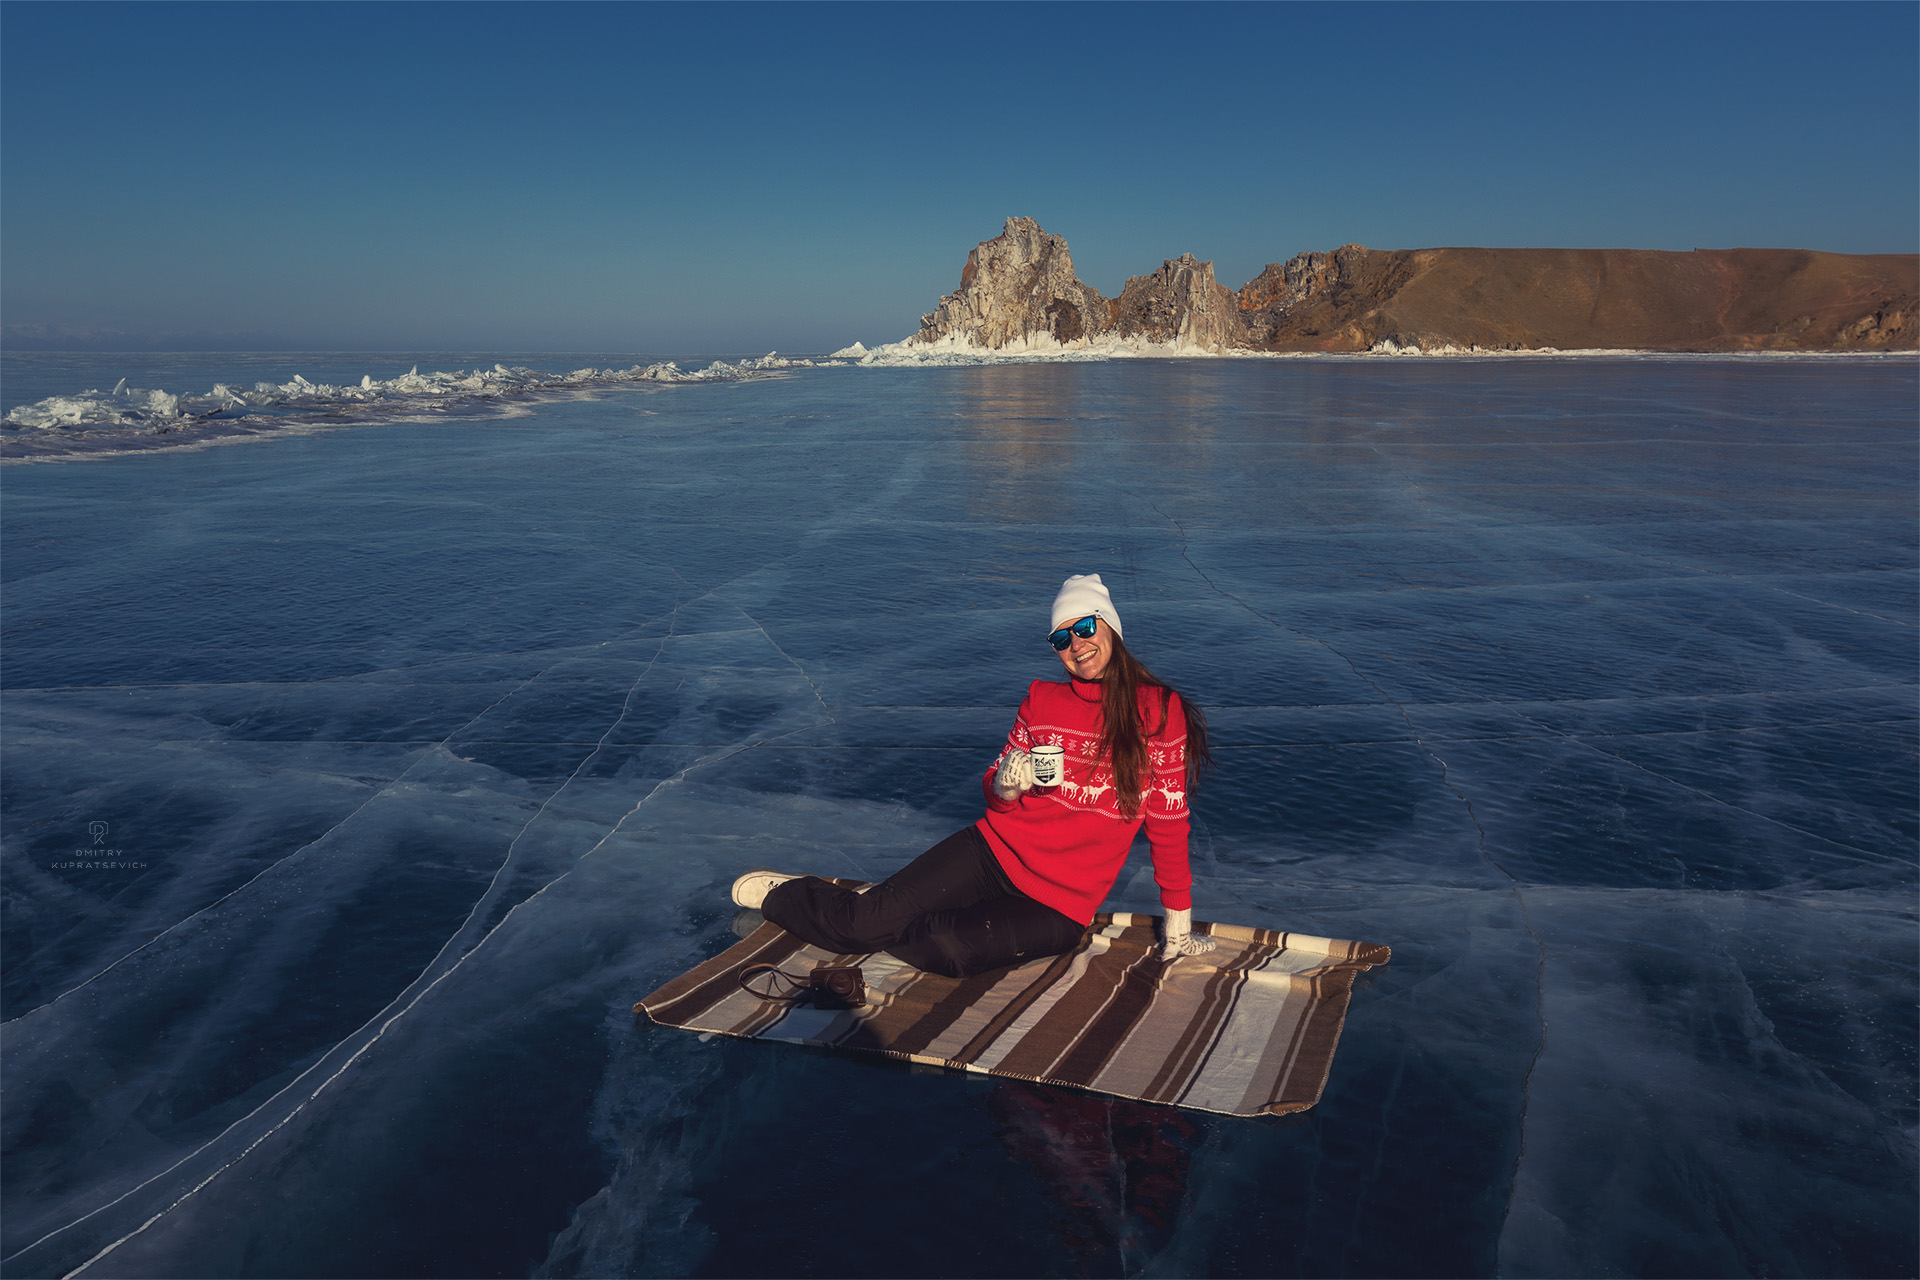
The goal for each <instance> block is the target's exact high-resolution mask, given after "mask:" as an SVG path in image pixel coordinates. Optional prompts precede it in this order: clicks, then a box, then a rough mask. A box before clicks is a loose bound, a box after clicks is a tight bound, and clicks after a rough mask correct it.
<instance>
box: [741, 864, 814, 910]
mask: <svg viewBox="0 0 1920 1280" xmlns="http://www.w3.org/2000/svg"><path fill="white" fill-rule="evenodd" d="M799 878H800V877H798V876H790V875H784V874H782V873H781V872H778V871H771V870H769V869H767V868H766V867H756V868H754V869H753V870H752V871H749V872H747V874H745V875H743V876H741V877H740V878H739V879H738V880H735V881H734V882H733V905H734V906H736V907H753V908H754V909H756V910H758V909H759V906H760V904H761V903H763V902H765V901H766V900H767V891H768V890H769V889H771V888H773V886H775V885H777V884H785V883H786V882H787V881H789V880H798V879H799Z"/></svg>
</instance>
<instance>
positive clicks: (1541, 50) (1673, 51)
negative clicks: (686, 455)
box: [0, 0, 1920, 354]
mask: <svg viewBox="0 0 1920 1280" xmlns="http://www.w3.org/2000/svg"><path fill="white" fill-rule="evenodd" d="M1916 67H1920V6H1916V5H1914V4H1910V3H1875V4H1845V3H1822V4H1806V5H1802V4H1786V3H1780V4H1776V3H1766V4H1742V3H1722V4H1707V5H1699V6H1695V5H1682V4H1636V3H1611V4H1599V5H1584V4H1541V5H1533V4H1494V5H1452V4H1416V5H1398V4H1355V5H1331V6H1320V5H1288V4H1272V5H1269V4H1231V5H1221V6H1213V5H1199V4H1185V5H1172V6H1163V5H1154V4H1124V5H1122V4H1102V3H1085V4H1068V5H1057V6H1050V5H998V4H961V5H947V4H912V5H908V4H897V5H896V4H866V5H827V6H814V5H805V4H789V5H775V6H762V5H755V4H684V5H643V4H618V3H601V4H582V5H572V4H531V5H521V4H426V5H404V4H322V5H304V4H208V5H200V4H167V3H141V4H132V5H118V4H78V3H26V2H22V0H9V2H8V3H6V4H4V5H0V231H3V235H0V323H4V324H5V325H6V326H8V329H9V331H10V333H11V334H12V337H11V338H10V341H12V342H13V343H14V344H15V345H16V346H18V345H22V344H24V342H25V341H26V339H25V337H24V336H23V335H24V334H25V333H26V332H28V328H27V327H37V326H45V327H47V328H48V329H51V330H54V331H59V332H69V333H74V334H93V335H95V336H94V337H93V338H92V339H91V341H93V342H96V343H97V342H100V341H102V340H103V339H102V338H101V337H100V336H99V335H100V333H101V331H110V332H112V333H118V334H122V335H125V336H126V344H135V343H138V344H143V345H144V344H147V343H151V342H154V341H164V342H166V343H168V344H171V345H183V346H187V345H190V346H213V347H222V346H226V347H252V346H273V347H288V346H291V347H331V348H349V349H393V348H445V347H463V348H464V347H478V348H498V349H518V350H582V351H608V352H634V353H640V352H646V353H665V354H674V353H691V352H703V351H764V350H768V349H772V348H778V349H780V350H782V351H789V352H795V353H799V352H806V351H822V350H830V349H832V348H834V347H838V346H841V345H844V344H845V343H848V342H851V341H853V340H855V339H860V340H862V341H865V342H866V343H868V344H869V345H872V344H874V343H877V342H883V341H892V340H895V339H898V338H901V337H904V336H906V335H907V334H909V333H911V332H912V331H913V329H914V328H915V327H916V326H917V324H918V322H919V317H920V314H921V313H922V312H923V311H927V310H930V309H931V308H932V306H933V304H934V303H935V302H936V301H937V300H938V299H939V297H940V295H941V294H942V293H944V292H946V291H948V290H950V289H952V288H954V287H955V285H956V284H957V283H958V280H959V274H960V267H961V264H962V262H963V261H964V259H965V256H966V252H967V250H968V249H969V248H970V247H971V246H972V245H973V244H974V243H976V242H977V241H980V240H983V239H985V238H987V237H989V236H992V235H994V234H996V233H997V232H998V231H999V229H1000V226H1001V223H1002V222H1003V221H1004V220H1005V218H1006V217H1007V216H1008V215H1009V214H1027V215H1030V216H1033V217H1035V218H1038V219H1039V220H1040V223H1041V225H1042V226H1044V227H1046V228H1047V229H1048V230H1050V231H1055V232H1058V233H1060V234H1062V235H1064V236H1065V237H1066V238H1067V240H1068V242H1069V243H1070V244H1071V246H1072V248H1073V254H1074V262H1075V264H1076V266H1077V267H1078V269H1079V273H1080V277H1081V279H1083V280H1085V281H1086V282H1087V283H1089V284H1091V285H1093V286H1094V287H1096V288H1098V289H1100V290H1101V291H1102V292H1104V293H1107V294H1109V295H1112V294H1114V293H1116V292H1118V290H1119V288H1120V286H1121V284H1122V283H1123V282H1124V280H1125V279H1126V277H1127V276H1129V275H1135V274H1139V273H1143V272H1146V271H1150V270H1152V269H1153V268H1155V267H1157V266H1158V265H1159V263H1160V262H1161V260H1162V259H1164V258H1167V257H1171V256H1174V255H1177V254H1179V253H1182V252H1192V253H1194V254H1196V255H1198V256H1200V257H1202V258H1211V259H1213V261H1214V263H1215V266H1216V270H1217V274H1218V276H1219V278H1220V279H1221V280H1222V281H1223V282H1224V283H1226V284H1228V285H1229V286H1232V287H1238V286H1239V285H1241V284H1243V283H1245V282H1246V281H1247V280H1248V279H1250V278H1251V277H1253V276H1254V275H1255V274H1257V273H1258V272H1259V270H1260V269H1261V267H1262V266H1263V265H1264V264H1265V263H1267V262H1271V261H1282V260H1285V259H1286V258H1289V257H1291V256H1292V255H1294V254H1296V253H1301V252H1304V251H1307V250H1311V249H1330V248H1333V247H1334V246H1336V245H1339V244H1343V243H1347V242H1350V241H1354V242H1359V243H1363V244H1367V245H1370V246H1373V247H1376V248H1415V247H1423V246H1433V245H1494V246H1523V245H1524V246H1580V247H1631V248H1651V249H1690V248H1695V247H1722V246H1733V245H1750V246H1793V247H1801V248H1813V249H1827V250H1836V251H1841V252H1851V253H1884V252H1913V251H1915V249H1916V248H1920V86H1917V83H1916V82H1917V80H1920V73H1917V72H1916Z"/></svg>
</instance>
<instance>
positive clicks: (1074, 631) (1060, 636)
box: [1047, 615, 1100, 650]
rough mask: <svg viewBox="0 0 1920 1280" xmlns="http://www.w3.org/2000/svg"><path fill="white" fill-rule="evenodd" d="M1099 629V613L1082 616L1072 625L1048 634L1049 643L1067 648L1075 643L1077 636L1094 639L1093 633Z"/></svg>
mask: <svg viewBox="0 0 1920 1280" xmlns="http://www.w3.org/2000/svg"><path fill="white" fill-rule="evenodd" d="M1099 629H1100V623H1099V618H1098V615H1094V616H1091V617H1086V618H1082V619H1080V621H1078V622H1076V623H1074V624H1073V625H1072V626H1070V627H1062V628H1060V629H1059V630H1058V631H1056V632H1054V633H1053V634H1052V635H1050V636H1048V637H1047V643H1048V644H1050V645H1052V646H1053V647H1054V648H1055V649H1058V650H1065V649H1066V647H1067V646H1068V645H1070V644H1072V643H1073V638H1074V637H1075V636H1079V637H1080V638H1081V639H1082V640H1091V639H1093V633H1094V632H1096V631H1098V630H1099Z"/></svg>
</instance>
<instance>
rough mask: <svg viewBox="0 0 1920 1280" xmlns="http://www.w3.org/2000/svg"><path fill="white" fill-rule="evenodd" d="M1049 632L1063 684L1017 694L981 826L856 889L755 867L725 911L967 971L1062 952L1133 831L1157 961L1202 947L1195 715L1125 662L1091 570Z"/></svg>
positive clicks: (1066, 588)
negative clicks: (1149, 883) (1193, 859)
mask: <svg viewBox="0 0 1920 1280" xmlns="http://www.w3.org/2000/svg"><path fill="white" fill-rule="evenodd" d="M1051 625H1052V626H1053V627H1054V630H1053V632H1052V634H1050V635H1049V636H1048V637H1047V639H1048V642H1049V643H1050V644H1052V645H1053V647H1054V649H1055V650H1056V651H1057V652H1058V653H1059V655H1060V664H1061V665H1062V666H1063V667H1065V668H1066V670H1067V676H1068V679H1067V681H1066V682H1065V683H1064V684H1063V683H1060V682H1058V681H1045V680H1036V681H1034V682H1033V685H1032V687H1030V688H1029V689H1028V690H1027V696H1026V700H1025V701H1024V702H1022V703H1021V704H1020V712H1019V714H1018V715H1017V716H1016V717H1015V719H1014V724H1013V730H1012V732H1011V733H1009V734H1008V735H1007V743H1006V746H1005V748H1004V749H1003V750H1002V751H1001V753H1000V755H999V757H998V758H997V759H995V760H994V762H993V764H992V766H991V767H989V768H988V770H987V772H986V774H985V776H984V777H983V778H982V779H981V785H982V788H983V790H984V791H985V793H986V804H987V813H986V816H985V817H983V818H981V819H980V820H979V821H978V822H976V823H974V824H973V825H972V826H970V827H967V828H965V829H964V830H962V831H959V832H957V833H956V834H954V835H952V836H949V837H948V838H947V839H945V840H942V841H941V842H940V843H939V844H937V845H935V846H934V847H933V848H931V849H929V850H927V851H926V852H925V853H923V854H921V855H920V856H919V857H918V858H916V859H914V860H913V862H911V863H909V864H908V865H907V866H906V867H904V868H902V869H901V870H900V871H899V872H897V873H895V874H894V875H892V876H890V877H888V878H887V879H886V880H884V881H882V882H881V883H880V884H877V885H874V886H872V887H871V888H869V889H864V890H860V891H855V890H852V889H848V888H846V887H844V886H841V885H838V884H834V883H832V882H831V881H828V880H824V879H822V878H820V877H818V876H787V875H783V874H781V873H779V872H775V871H770V870H766V869H760V870H755V871H749V872H747V873H746V874H745V875H743V876H741V877H740V878H739V879H738V880H736V881H735V882H734V885H733V900H734V902H735V903H736V904H738V905H739V906H741V907H746V908H759V909H760V910H762V911H763V912H764V913H765V915H766V918H767V919H769V920H771V921H773V922H774V923H775V924H778V925H780V926H781V927H782V928H784V929H786V930H787V931H788V932H790V933H792V934H795V935H796V936H798V937H800V938H802V939H804V940H805V941H807V942H810V943H813V944H814V945H815V946H821V947H828V948H831V949H833V950H835V951H840V952H845V953H850V954H853V953H858V954H865V953H870V952H874V951H885V952H887V953H888V954H889V955H892V956H895V957H897V958H899V959H901V960H905V961H906V962H907V963H908V964H911V965H913V966H914V967H915V968H919V969H926V970H930V971H932V972H934V973H941V974H945V975H946V976H948V977H952V978H964V977H970V976H972V975H974V974H977V973H983V972H985V971H987V970H990V969H998V968H1002V967H1004V966H1007V965H1013V964H1018V963H1021V962H1023V961H1026V960H1030V959H1033V958H1034V957H1036V956H1049V955H1058V954H1060V953H1061V952H1063V951H1067V950H1070V949H1071V948H1072V947H1073V946H1074V945H1075V944H1077V943H1078V942H1079V941H1080V936H1081V934H1082V933H1083V932H1084V931H1085V929H1086V927H1087V925H1088V924H1089V923H1091V922H1092V920H1093V917H1094V915H1095V913H1096V912H1098V911H1099V909H1100V904H1101V902H1102V901H1103V900H1104V899H1105V898H1106V896H1107V893H1108V891H1109V890H1111V889H1112V888H1113V884H1114V881H1115V879H1116V878H1118V876H1119V874H1120V868H1121V866H1122V865H1123V864H1124V863H1125V862H1126V859H1127V850H1128V848H1129V847H1130V846H1131V845H1132V844H1133V838H1134V836H1135V835H1136V834H1137V833H1138V832H1139V830H1140V828H1141V826H1142V825H1143V824H1144V825H1145V827H1146V829H1147V839H1148V842H1149V843H1150V845H1151V846H1152V850H1153V874H1154V879H1155V881H1156V882H1157V883H1158V884H1159V886H1160V902H1161V905H1162V906H1163V907H1165V908H1166V912H1167V915H1166V921H1165V925H1164V929H1163V933H1162V944H1161V954H1162V956H1163V957H1164V958H1166V959H1169V960H1171V959H1175V958H1177V957H1179V956H1182V955H1195V954H1198V953H1199V952H1202V951H1211V950H1212V949H1213V941H1212V939H1210V938H1206V937H1195V936H1193V933H1192V921H1193V893H1192V887H1193V873H1192V871H1191V870H1190V869H1189V866H1188V854H1187V833H1188V825H1189V822H1188V814H1187V793H1188V792H1189V791H1190V790H1192V788H1193V783H1194V780H1195V778H1196V777H1197V775H1198V773H1199V771H1200V770H1201V769H1202V768H1203V767H1204V766H1205V765H1206V764H1207V763H1208V761H1209V757H1208V752H1207V734H1206V718H1205V717H1204V716H1203V715H1201V713H1200V710H1199V708H1198V707H1195V706H1193V705H1192V704H1191V703H1188V702H1185V701H1184V700H1183V699H1182V698H1181V697H1180V695H1179V694H1177V693H1175V692H1174V691H1173V689H1171V688H1170V687H1168V686H1167V685H1165V684H1163V683H1161V682H1160V681H1159V680H1157V679H1155V678H1154V676H1153V674H1152V673H1151V672H1149V671H1148V670H1147V669H1146V668H1145V667H1144V666H1142V665H1141V664H1140V662H1139V661H1138V660H1136V659H1135V658H1134V657H1133V655H1132V654H1130V653H1128V652H1127V648H1126V645H1125V643H1124V642H1123V641H1122V639H1121V622H1120V613H1119V610H1118V609H1116V608H1115V607H1114V603H1113V598H1112V596H1111V595H1110V594H1109V593H1108V591H1107V588H1106V585H1105V584H1104V583H1102V582H1101V581H1100V575H1099V574H1097V573H1095V574H1087V575H1078V574H1076V575H1075V576H1073V577H1071V578H1068V579H1067V580H1066V582H1065V583H1063V584H1062V585H1061V587H1060V591H1059V594H1058V595H1056V596H1055V597H1054V601H1053V609H1052V623H1051ZM1043 758H1044V759H1045V764H1044V765H1043V766H1042V767H1041V768H1039V769H1038V770H1036V768H1035V762H1036V760H1040V759H1043Z"/></svg>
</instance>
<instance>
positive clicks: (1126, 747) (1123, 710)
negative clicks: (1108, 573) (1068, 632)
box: [1100, 624, 1213, 818]
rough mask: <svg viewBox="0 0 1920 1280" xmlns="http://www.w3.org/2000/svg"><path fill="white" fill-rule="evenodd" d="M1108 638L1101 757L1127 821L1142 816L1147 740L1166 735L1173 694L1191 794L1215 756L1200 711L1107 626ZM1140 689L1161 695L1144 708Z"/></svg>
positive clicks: (1102, 688)
mask: <svg viewBox="0 0 1920 1280" xmlns="http://www.w3.org/2000/svg"><path fill="white" fill-rule="evenodd" d="M1107 634H1108V635H1110V636H1112V637H1113V656H1112V657H1110V658H1108V659H1107V669H1106V671H1105V672H1103V673H1102V674H1101V677H1100V718H1101V725H1100V754H1101V755H1103V756H1105V757H1106V758H1107V760H1108V761H1109V762H1110V763H1111V764H1112V765H1113V787H1114V790H1115V791H1116V792H1118V793H1119V799H1120V812H1121V813H1122V814H1123V815H1125V816H1126V817H1129V818H1131V817H1133V816H1134V815H1135V814H1137V813H1139V812H1140V793H1141V791H1142V790H1143V789H1144V788H1145V787H1146V784H1147V781H1148V775H1149V768H1148V761H1147V739H1148V738H1149V737H1152V736H1153V735H1155V734H1159V733H1164V732H1166V728H1167V717H1168V715H1169V714H1170V713H1171V712H1172V709H1173V700H1174V698H1175V697H1176V696H1178V697H1179V698H1180V709H1181V710H1182V711H1184V712H1185V713H1186V717H1187V790H1189V791H1191V790H1193V787H1194V784H1195V783H1196V782H1198V781H1199V780H1200V771H1201V770H1203V769H1207V768H1210V767H1212V765H1213V754H1212V752H1210V751H1209V750H1208V749H1207V717H1206V715H1205V714H1204V713H1203V712H1202V711H1201V710H1200V708H1199V707H1196V706H1194V705H1193V703H1192V702H1190V701H1188V700H1187V698H1186V697H1185V695H1182V694H1180V692H1179V690H1177V689H1175V688H1174V687H1173V686H1172V685H1170V684H1167V683H1166V682H1165V681H1163V680H1161V679H1159V678H1158V677H1157V676H1155V675H1154V674H1153V672H1151V671H1149V670H1147V668H1146V664H1145V663H1143V662H1141V661H1140V659H1138V658H1136V657H1134V656H1133V654H1132V653H1130V652H1128V650H1127V646H1126V645H1124V644H1122V643H1121V641H1120V633H1119V632H1117V631H1115V630H1113V627H1112V625H1111V624H1109V625H1108V627H1107ZM1143 687H1144V688H1148V689H1160V690H1163V691H1164V692H1163V693H1161V695H1160V696H1159V697H1157V698H1149V699H1147V705H1146V706H1145V707H1143V706H1141V705H1140V690H1141V689H1142V688H1143ZM1155 703H1158V707H1157V709H1156V708H1155V706H1154V704H1155ZM1149 718H1152V719H1156V720H1157V721H1158V723H1157V724H1156V725H1155V726H1154V727H1153V728H1148V727H1147V720H1148V719H1149Z"/></svg>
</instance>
